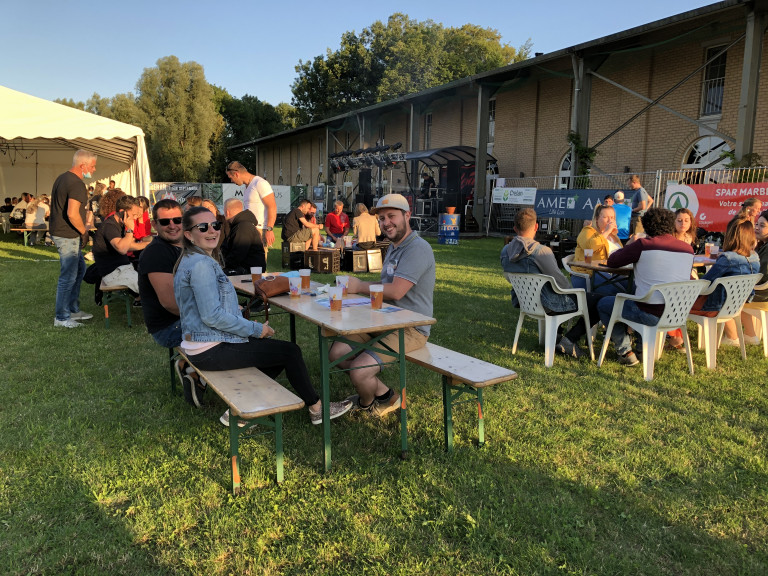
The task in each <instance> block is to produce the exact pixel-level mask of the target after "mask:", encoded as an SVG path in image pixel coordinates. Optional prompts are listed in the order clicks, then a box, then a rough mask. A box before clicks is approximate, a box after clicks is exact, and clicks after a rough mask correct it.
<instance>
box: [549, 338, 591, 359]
mask: <svg viewBox="0 0 768 576" xmlns="http://www.w3.org/2000/svg"><path fill="white" fill-rule="evenodd" d="M555 352H557V353H558V354H562V355H563V356H572V357H573V358H581V357H582V356H586V355H587V353H586V352H584V350H583V349H582V348H581V347H580V346H579V345H578V344H574V343H573V342H571V341H570V340H569V339H568V338H566V337H565V336H563V337H562V338H561V339H560V342H558V344H557V346H556V347H555Z"/></svg>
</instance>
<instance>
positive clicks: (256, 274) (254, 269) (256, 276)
mask: <svg viewBox="0 0 768 576" xmlns="http://www.w3.org/2000/svg"><path fill="white" fill-rule="evenodd" d="M251 280H252V281H253V283H254V284H256V282H258V281H259V280H261V266H251Z"/></svg>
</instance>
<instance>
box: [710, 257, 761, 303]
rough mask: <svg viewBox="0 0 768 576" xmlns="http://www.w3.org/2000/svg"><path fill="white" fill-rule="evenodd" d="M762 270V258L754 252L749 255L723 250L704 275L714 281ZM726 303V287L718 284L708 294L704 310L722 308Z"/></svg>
mask: <svg viewBox="0 0 768 576" xmlns="http://www.w3.org/2000/svg"><path fill="white" fill-rule="evenodd" d="M759 271H760V258H759V257H758V256H757V254H755V252H752V254H750V255H749V256H742V255H741V254H737V253H736V252H721V253H720V254H719V255H718V256H717V260H715V263H714V264H712V267H711V268H710V269H709V271H708V272H707V273H706V274H705V275H704V276H703V279H704V280H709V281H710V282H714V281H715V280H717V279H718V278H722V277H725V276H740V275H742V274H756V273H757V272H759ZM723 304H725V289H724V288H723V287H722V286H718V287H717V289H716V290H715V291H714V292H712V294H710V295H709V296H707V300H706V302H705V303H704V306H703V307H702V310H706V311H712V310H720V308H722V307H723Z"/></svg>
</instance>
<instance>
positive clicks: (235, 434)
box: [229, 412, 240, 496]
mask: <svg viewBox="0 0 768 576" xmlns="http://www.w3.org/2000/svg"><path fill="white" fill-rule="evenodd" d="M237 421H238V419H237V417H236V416H234V415H233V414H232V413H231V412H230V414H229V458H230V466H231V471H232V494H234V495H235V496H237V495H238V494H240V456H239V445H238V444H239V436H240V428H239V427H238V425H237Z"/></svg>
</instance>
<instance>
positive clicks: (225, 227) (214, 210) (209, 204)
mask: <svg viewBox="0 0 768 576" xmlns="http://www.w3.org/2000/svg"><path fill="white" fill-rule="evenodd" d="M201 206H202V207H203V208H207V209H208V211H209V212H210V213H211V214H213V215H214V216H216V220H218V222H219V224H221V230H219V245H218V246H217V248H221V245H222V243H223V242H224V238H226V237H227V236H228V235H229V222H228V221H227V218H226V217H225V216H224V214H221V213H220V212H219V208H218V206H216V204H215V203H214V202H213V200H211V199H210V198H206V199H205V200H203V203H202V204H201Z"/></svg>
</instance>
